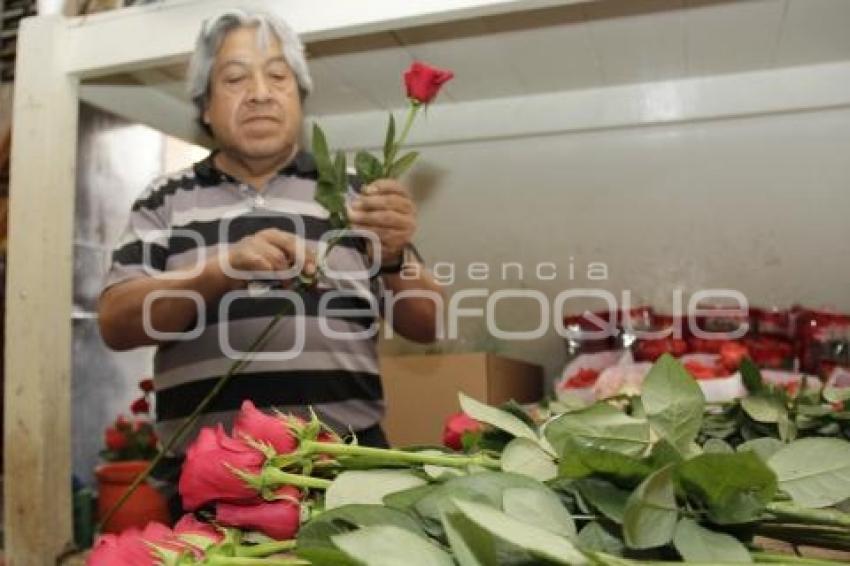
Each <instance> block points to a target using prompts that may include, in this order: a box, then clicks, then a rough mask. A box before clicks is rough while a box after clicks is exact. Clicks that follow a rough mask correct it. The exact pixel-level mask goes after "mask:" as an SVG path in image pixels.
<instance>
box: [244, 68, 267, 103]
mask: <svg viewBox="0 0 850 566" xmlns="http://www.w3.org/2000/svg"><path fill="white" fill-rule="evenodd" d="M249 94H250V99H251V101H252V102H266V101H268V100H269V99H270V98H271V90H270V89H269V83H268V81H267V80H266V77H264V76H263V74H262V73H257V74H256V75H254V80H253V81H251V92H250V93H249Z"/></svg>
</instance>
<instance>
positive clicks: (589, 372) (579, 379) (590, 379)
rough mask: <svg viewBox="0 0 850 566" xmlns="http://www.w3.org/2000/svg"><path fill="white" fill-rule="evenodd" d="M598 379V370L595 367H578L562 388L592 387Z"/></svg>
mask: <svg viewBox="0 0 850 566" xmlns="http://www.w3.org/2000/svg"><path fill="white" fill-rule="evenodd" d="M597 379H599V371H598V370H595V369H588V368H580V369H579V370H578V371H577V372H576V373H574V374H573V375H572V376H570V378H569V379H568V380H567V381H566V382H565V383H564V386H563V388H564V389H586V388H588V387H593V386H594V385H595V384H596V380H597Z"/></svg>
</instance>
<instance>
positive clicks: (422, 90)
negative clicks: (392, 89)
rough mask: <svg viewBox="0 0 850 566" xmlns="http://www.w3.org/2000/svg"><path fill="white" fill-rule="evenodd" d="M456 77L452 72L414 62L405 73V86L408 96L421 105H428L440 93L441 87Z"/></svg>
mask: <svg viewBox="0 0 850 566" xmlns="http://www.w3.org/2000/svg"><path fill="white" fill-rule="evenodd" d="M453 77H454V73H452V72H451V71H445V70H443V69H437V68H436V67H431V66H430V65H426V64H425V63H421V62H419V61H414V62H413V64H412V65H410V68H409V69H408V70H407V71H406V72H405V73H404V85H405V87H407V96H408V98H411V99H412V100H414V101H416V102H418V103H419V104H428V103H430V102H431V101H432V100H434V98H435V97H436V96H437V93H439V92H440V87H442V86H443V84H445V83H446V82H448V81H450V80H451V79H452V78H453Z"/></svg>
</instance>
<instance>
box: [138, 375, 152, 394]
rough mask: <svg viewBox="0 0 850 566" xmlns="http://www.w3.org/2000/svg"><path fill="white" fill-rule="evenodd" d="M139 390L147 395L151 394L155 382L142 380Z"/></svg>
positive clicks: (148, 379)
mask: <svg viewBox="0 0 850 566" xmlns="http://www.w3.org/2000/svg"><path fill="white" fill-rule="evenodd" d="M139 389H141V390H142V391H144V392H145V393H150V392H151V391H153V390H154V386H153V380H152V379H150V378H147V379H143V380H141V381H140V382H139Z"/></svg>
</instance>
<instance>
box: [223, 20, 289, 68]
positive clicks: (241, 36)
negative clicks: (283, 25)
mask: <svg viewBox="0 0 850 566" xmlns="http://www.w3.org/2000/svg"><path fill="white" fill-rule="evenodd" d="M264 32H265V33H262V32H261V30H260V29H259V28H258V27H257V26H243V27H238V28H235V29H233V30H230V31H229V32H227V35H225V36H224V40H223V41H222V42H221V46H220V47H219V49H218V53H216V63H217V64H219V65H226V64H228V63H231V62H233V63H247V62H253V61H255V60H256V59H257V58H258V56H259V57H260V58H262V59H264V60H265V61H272V60H281V61H284V62H285V61H286V59H285V58H284V56H283V45H282V43H281V41H280V39H279V38H278V37H277V36H276V35H275V34H274V33H272V32H271V31H270V30H268V29H267V30H264Z"/></svg>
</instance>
